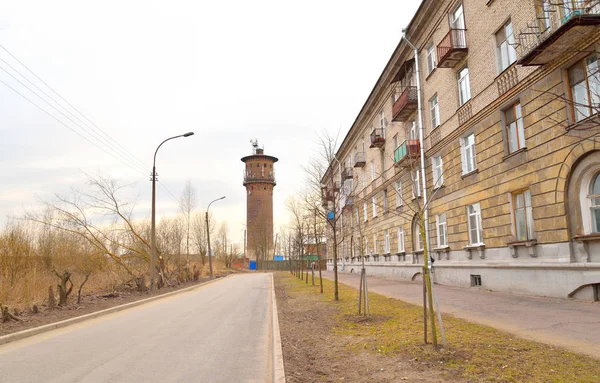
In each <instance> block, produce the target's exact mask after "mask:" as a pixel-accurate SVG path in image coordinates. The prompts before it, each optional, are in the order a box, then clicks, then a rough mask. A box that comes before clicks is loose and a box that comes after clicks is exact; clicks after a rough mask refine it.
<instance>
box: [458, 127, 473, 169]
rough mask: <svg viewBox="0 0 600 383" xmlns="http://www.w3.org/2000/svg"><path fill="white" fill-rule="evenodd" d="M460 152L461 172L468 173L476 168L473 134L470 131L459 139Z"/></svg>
mask: <svg viewBox="0 0 600 383" xmlns="http://www.w3.org/2000/svg"><path fill="white" fill-rule="evenodd" d="M460 152H461V153H460V154H461V157H462V171H463V174H468V173H470V172H472V171H474V170H475V169H476V166H477V163H476V161H475V159H476V158H475V134H474V133H471V134H469V135H468V136H466V137H463V138H461V139H460Z"/></svg>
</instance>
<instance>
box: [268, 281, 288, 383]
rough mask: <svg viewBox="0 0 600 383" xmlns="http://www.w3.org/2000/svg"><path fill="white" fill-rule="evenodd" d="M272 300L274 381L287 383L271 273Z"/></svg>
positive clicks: (275, 382)
mask: <svg viewBox="0 0 600 383" xmlns="http://www.w3.org/2000/svg"><path fill="white" fill-rule="evenodd" d="M271 286H272V287H273V289H272V290H271V291H272V302H273V305H272V307H273V317H272V318H273V319H272V320H273V382H274V383H285V369H284V366H283V349H282V347H281V333H280V330H279V316H278V315H277V300H276V298H275V279H274V276H273V273H271Z"/></svg>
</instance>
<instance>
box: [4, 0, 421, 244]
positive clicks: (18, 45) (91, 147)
mask: <svg viewBox="0 0 600 383" xmlns="http://www.w3.org/2000/svg"><path fill="white" fill-rule="evenodd" d="M419 3H420V1H419V0H402V1H400V0H395V1H388V0H380V1H377V0H373V1H353V0H350V1H348V0H345V1H342V0H327V1H325V0H320V1H316V0H308V1H282V0H279V1H271V0H255V1H241V0H240V1H233V0H230V1H204V0H202V1H147V0H144V1H141V0H140V1H133V0H132V1H103V2H86V1H75V0H73V1H63V0H55V1H51V2H50V1H43V0H38V1H33V0H3V1H1V2H0V45H1V46H0V138H1V139H0V171H1V174H2V177H1V178H0V180H1V181H0V185H1V187H0V223H5V222H6V221H7V220H8V217H11V216H19V215H22V214H23V212H24V211H25V210H29V209H36V208H37V207H39V206H40V203H39V201H40V200H46V199H51V198H52V197H53V196H54V195H55V194H63V195H64V194H68V193H69V192H70V190H71V189H73V188H76V189H84V190H85V188H86V184H85V181H86V174H101V175H103V176H105V177H110V178H112V179H115V180H116V181H117V182H119V183H122V184H130V185H131V186H129V187H128V189H127V192H126V193H127V198H131V199H134V200H135V201H136V209H135V211H134V214H135V218H139V219H143V218H147V217H149V216H150V206H151V182H150V173H151V168H152V159H153V155H154V151H155V150H156V147H157V146H158V144H160V142H162V141H163V140H164V139H166V138H168V137H171V136H175V135H179V134H182V133H185V132H188V131H193V132H195V135H193V136H191V137H188V138H179V139H176V140H172V141H169V142H167V143H165V145H163V146H162V147H161V148H160V151H159V152H158V155H157V164H156V167H157V173H158V174H159V181H160V182H159V187H158V189H157V216H158V217H159V218H160V217H163V216H173V215H175V214H177V212H178V209H179V207H178V202H177V199H178V198H179V197H180V196H181V193H182V191H183V188H184V186H185V184H186V183H187V182H188V181H189V182H191V185H192V187H193V188H194V189H195V191H196V195H197V207H196V209H197V210H198V211H203V210H205V209H206V206H207V205H208V203H209V202H210V201H212V200H213V199H216V198H219V197H221V196H223V195H224V196H226V198H225V199H224V200H222V201H219V202H217V203H215V204H213V205H212V206H211V213H212V214H214V216H215V218H216V219H217V220H218V221H227V222H228V228H229V235H230V237H231V238H232V239H233V240H234V241H239V242H241V240H242V239H243V231H244V224H245V220H246V207H245V206H246V205H245V203H246V193H245V190H244V187H243V186H242V178H243V163H242V162H241V161H240V158H241V157H243V156H246V155H249V154H251V152H252V148H251V145H250V139H258V141H259V144H260V145H261V146H263V147H264V149H265V153H266V154H269V155H273V156H276V157H278V158H279V162H277V163H276V165H275V168H276V178H277V186H276V187H275V192H274V201H273V204H274V220H275V228H276V230H277V229H278V228H279V227H281V226H283V225H286V224H287V223H288V221H289V216H288V213H287V212H286V209H285V206H284V203H285V201H286V199H288V198H289V197H290V196H293V195H295V194H296V193H297V192H298V190H300V189H301V188H302V187H303V184H304V180H305V174H304V172H303V170H302V166H303V165H305V164H306V163H307V162H308V160H309V158H310V156H311V155H313V153H314V151H315V150H316V145H315V144H316V134H317V133H319V132H323V131H324V130H326V131H329V132H330V133H332V134H337V132H339V134H340V142H341V140H342V139H343V137H344V136H345V134H346V133H347V131H348V129H349V128H350V126H351V125H352V123H353V122H354V119H355V118H356V116H357V114H358V113H359V111H360V108H361V107H362V105H363V104H364V102H365V101H366V98H367V97H368V95H369V93H370V91H371V89H372V88H373V86H374V85H375V82H376V81H377V79H378V77H379V75H380V73H381V71H382V70H383V68H384V67H385V65H386V63H387V61H388V59H389V58H390V56H391V54H392V53H393V51H394V49H395V47H396V45H397V44H398V42H399V40H400V38H401V35H402V32H401V31H402V28H404V27H405V26H406V25H408V23H409V22H410V19H411V18H412V16H413V15H414V13H415V11H416V9H417V7H418V5H419ZM9 52H10V53H9ZM11 54H12V55H14V57H12V56H11ZM15 57H16V59H15ZM17 60H18V61H17ZM19 61H20V63H19ZM21 63H22V64H24V65H26V67H27V68H29V70H31V71H32V72H33V73H35V75H37V76H38V77H39V79H38V78H36V77H35V76H34V75H33V74H32V73H31V72H29V71H28V70H27V69H26V67H24V66H22V65H21ZM11 67H12V68H11ZM13 68H14V69H13ZM11 74H12V76H14V77H16V79H15V78H13V77H12V76H11ZM21 75H23V76H25V77H26V78H27V79H25V78H23V77H21ZM17 79H18V80H19V81H20V82H21V83H22V84H21V83H19V81H17ZM28 81H31V83H30V82H28ZM42 81H43V82H42ZM44 83H45V84H47V85H48V86H50V87H51V88H52V89H53V90H54V91H55V92H56V93H58V94H59V95H60V96H62V97H63V98H64V100H66V102H68V103H69V104H70V105H69V104H66V103H65V101H62V100H61V99H60V98H59V97H58V96H57V95H56V94H55V93H53V92H52V90H50V89H49V88H47V87H46V85H44ZM23 84H24V85H23ZM32 84H35V86H37V87H39V88H40V89H42V90H43V91H44V92H45V93H46V94H44V93H42V92H41V91H40V90H38V89H36V88H35V87H34V86H33V85H32ZM25 86H27V87H29V88H30V89H32V90H33V91H35V93H37V94H38V96H36V94H34V93H32V92H31V91H30V90H28V89H27V88H26V87H25ZM11 88H12V89H11ZM15 91H16V92H19V93H20V94H22V96H25V97H26V98H27V99H29V100H30V101H27V100H26V99H25V98H23V97H22V96H21V95H19V94H17V93H16V92H15ZM48 96H52V98H49V97H48ZM44 100H46V101H44ZM31 102H33V103H35V104H37V105H38V106H39V107H41V108H42V109H44V110H45V111H46V112H47V113H46V112H44V111H42V110H40V109H39V108H38V107H36V106H34V105H32V103H31ZM59 103H60V105H63V106H64V109H63V108H62V107H61V106H59ZM51 105H52V106H54V107H55V108H56V109H58V111H57V110H56V109H53V108H52V107H51ZM73 108H75V109H76V110H75V109H73ZM59 111H60V112H59ZM80 113H81V114H80ZM92 123H93V124H94V125H92ZM111 154H112V155H111Z"/></svg>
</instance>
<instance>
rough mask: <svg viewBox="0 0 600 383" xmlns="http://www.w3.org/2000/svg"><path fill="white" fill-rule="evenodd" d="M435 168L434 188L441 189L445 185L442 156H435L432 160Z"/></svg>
mask: <svg viewBox="0 0 600 383" xmlns="http://www.w3.org/2000/svg"><path fill="white" fill-rule="evenodd" d="M431 166H432V168H433V187H434V188H439V187H440V186H442V184H443V183H444V169H443V167H442V156H441V155H439V156H435V157H433V158H432V159H431Z"/></svg>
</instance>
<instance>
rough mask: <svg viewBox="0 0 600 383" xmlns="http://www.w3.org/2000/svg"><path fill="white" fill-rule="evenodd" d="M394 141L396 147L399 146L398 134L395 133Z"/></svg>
mask: <svg viewBox="0 0 600 383" xmlns="http://www.w3.org/2000/svg"><path fill="white" fill-rule="evenodd" d="M392 142H393V143H394V149H396V148H397V147H398V135H397V134H394V138H393V139H392Z"/></svg>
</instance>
